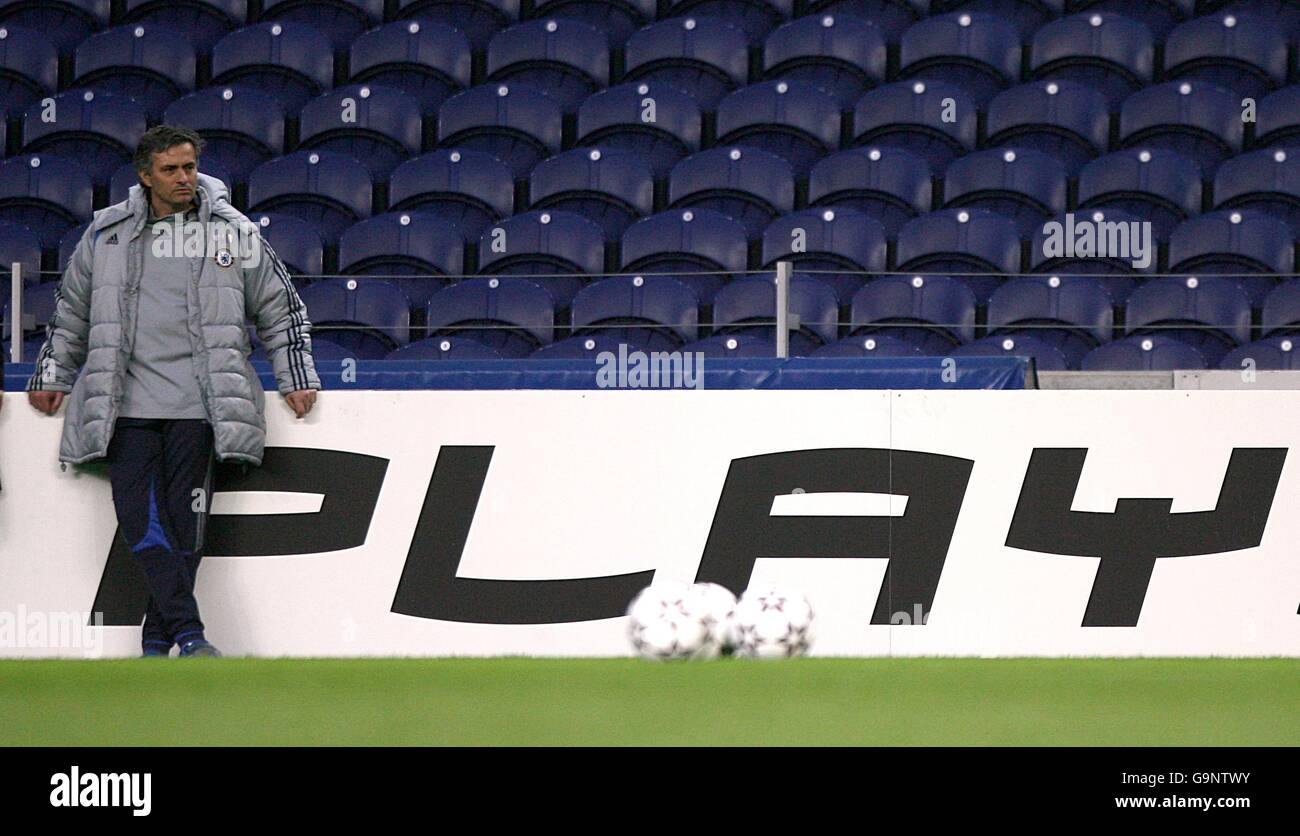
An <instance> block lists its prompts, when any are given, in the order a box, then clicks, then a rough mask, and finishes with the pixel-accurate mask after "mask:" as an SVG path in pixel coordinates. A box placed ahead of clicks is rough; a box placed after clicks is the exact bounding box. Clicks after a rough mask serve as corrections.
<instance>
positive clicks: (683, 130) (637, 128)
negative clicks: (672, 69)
mask: <svg viewBox="0 0 1300 836" xmlns="http://www.w3.org/2000/svg"><path fill="white" fill-rule="evenodd" d="M578 144H579V145H586V146H594V147H599V148H610V149H617V150H621V151H629V152H632V153H634V154H638V155H640V156H641V157H642V158H644V159H645V160H646V161H647V162H648V163H649V164H650V168H651V170H652V171H653V172H654V176H655V177H665V176H667V174H668V172H669V171H670V170H672V167H673V166H674V165H676V164H677V163H678V162H680V161H681V160H682V159H683V158H684V157H686V156H687V155H689V154H693V153H694V152H696V151H698V150H700V106H699V105H698V104H696V102H695V99H693V98H691V97H690V96H689V95H687V94H686V93H683V92H681V91H680V90H677V89H675V88H672V87H669V86H668V85H667V84H665V83H661V82H655V83H653V84H651V83H649V82H639V83H634V84H620V85H618V86H616V87H611V88H610V89H608V90H604V91H602V92H600V93H597V94H596V95H594V96H592V97H590V98H589V99H587V100H586V101H585V102H583V103H582V105H581V106H580V107H579V108H578Z"/></svg>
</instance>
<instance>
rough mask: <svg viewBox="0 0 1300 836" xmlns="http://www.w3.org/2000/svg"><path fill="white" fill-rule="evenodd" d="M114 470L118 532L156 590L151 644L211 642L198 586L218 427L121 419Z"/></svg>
mask: <svg viewBox="0 0 1300 836" xmlns="http://www.w3.org/2000/svg"><path fill="white" fill-rule="evenodd" d="M108 464H109V478H110V481H111V482H112V484H113V505H114V507H115V508H116V510H117V523H118V526H119V527H120V529H121V531H122V535H123V537H124V538H125V540H126V544H127V546H129V547H130V549H131V552H132V554H133V555H134V556H135V558H136V560H137V561H138V562H139V564H140V568H141V569H142V570H143V571H144V576H145V581H146V583H147V584H148V586H149V607H148V610H147V611H146V614H145V620H144V634H143V640H144V643H145V645H146V646H148V645H149V644H151V643H156V644H157V645H159V646H162V645H165V646H167V647H170V646H171V645H172V644H173V643H184V642H187V641H190V640H192V639H195V638H203V637H204V636H203V622H202V621H201V620H200V619H199V606H198V603H197V602H196V601H195V600H194V581H195V578H196V576H197V575H198V570H199V561H200V560H202V559H203V535H204V529H205V528H206V527H207V518H208V512H209V509H210V507H211V503H212V425H211V424H209V423H208V422H207V421H204V420H202V419H187V420H174V421H173V420H164V419H153V418H118V419H117V423H116V424H115V425H114V430H113V439H112V441H111V442H110V443H109V445H108Z"/></svg>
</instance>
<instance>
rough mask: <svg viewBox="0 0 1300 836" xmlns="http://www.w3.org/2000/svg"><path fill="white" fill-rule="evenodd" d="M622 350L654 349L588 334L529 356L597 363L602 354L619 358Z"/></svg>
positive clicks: (545, 346)
mask: <svg viewBox="0 0 1300 836" xmlns="http://www.w3.org/2000/svg"><path fill="white" fill-rule="evenodd" d="M620 350H621V351H623V352H625V353H626V354H631V353H632V352H634V351H651V350H652V349H649V348H647V347H646V346H644V345H641V344H640V343H637V342H634V341H630V340H628V339H625V338H623V337H611V336H607V335H605V334H586V335H584V336H580V337H569V338H568V339H564V340H560V341H559V342H554V343H551V344H550V345H544V346H542V347H541V348H539V349H537V350H536V351H534V352H533V353H532V354H530V355H528V357H529V359H530V360H591V361H592V362H596V361H598V360H599V359H601V358H600V355H601V354H604V353H606V352H608V353H609V354H612V355H614V356H615V357H617V356H618V353H619V351H620Z"/></svg>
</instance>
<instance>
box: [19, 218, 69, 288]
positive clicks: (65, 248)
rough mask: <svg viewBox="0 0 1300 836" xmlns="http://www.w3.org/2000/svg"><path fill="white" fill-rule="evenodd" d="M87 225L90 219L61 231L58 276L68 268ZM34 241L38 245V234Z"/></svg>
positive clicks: (50, 277) (55, 277) (54, 277)
mask: <svg viewBox="0 0 1300 836" xmlns="http://www.w3.org/2000/svg"><path fill="white" fill-rule="evenodd" d="M14 226H17V224H14ZM89 226H90V221H86V222H85V223H79V224H77V225H76V226H70V227H68V229H67V230H66V231H65V232H64V233H63V236H62V237H61V238H59V260H58V271H59V275H60V276H61V275H62V274H63V271H64V270H66V269H67V268H68V262H69V261H71V260H72V254H73V253H74V252H75V251H76V249H77V244H79V243H81V236H82V235H84V234H85V233H86V229H87V227H89ZM23 229H26V227H23ZM36 241H37V246H38V247H39V246H40V237H39V236H38V237H37V239H36ZM5 269H6V270H7V269H8V267H7V265H6V267H5ZM58 277H59V276H48V277H46V276H42V277H41V278H49V279H57V278H58Z"/></svg>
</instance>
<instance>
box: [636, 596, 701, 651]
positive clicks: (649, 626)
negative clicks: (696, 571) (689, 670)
mask: <svg viewBox="0 0 1300 836" xmlns="http://www.w3.org/2000/svg"><path fill="white" fill-rule="evenodd" d="M701 612H702V607H701V606H700V601H699V598H698V596H697V595H695V594H693V591H692V588H691V587H690V586H688V585H687V584H684V583H678V582H676V581H659V582H656V583H653V584H651V585H650V586H648V587H646V588H645V589H643V590H641V592H640V593H638V594H637V596H636V597H635V598H633V599H632V604H631V605H630V606H629V607H628V610H627V615H628V621H627V630H628V638H630V639H631V640H632V647H633V648H634V649H635V650H636V652H637V654H638V655H639V656H641V658H643V659H657V660H666V659H699V658H709V657H710V655H713V656H716V655H717V649H716V645H714V643H713V637H712V635H711V634H710V632H709V625H708V624H707V623H706V622H705V619H704V618H703V617H702V616H701Z"/></svg>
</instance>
